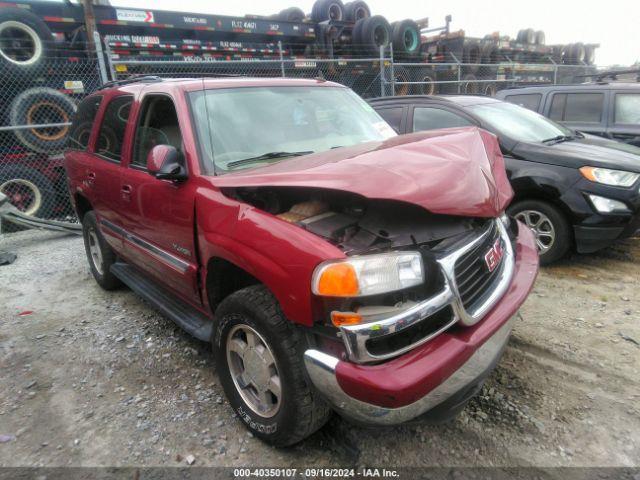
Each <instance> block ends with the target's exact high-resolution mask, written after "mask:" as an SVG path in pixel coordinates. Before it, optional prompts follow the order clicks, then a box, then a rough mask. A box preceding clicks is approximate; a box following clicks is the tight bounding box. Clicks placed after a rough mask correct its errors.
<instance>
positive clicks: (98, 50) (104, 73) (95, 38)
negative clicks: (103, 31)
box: [93, 32, 109, 85]
mask: <svg viewBox="0 0 640 480" xmlns="http://www.w3.org/2000/svg"><path fill="white" fill-rule="evenodd" d="M93 41H94V42H95V44H96V57H98V67H99V68H100V80H101V81H102V84H103V85H104V84H105V83H107V82H108V81H109V78H108V77H107V67H106V66H105V64H104V52H103V51H102V40H101V39H100V34H99V33H98V32H93Z"/></svg>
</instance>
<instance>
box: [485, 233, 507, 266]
mask: <svg viewBox="0 0 640 480" xmlns="http://www.w3.org/2000/svg"><path fill="white" fill-rule="evenodd" d="M502 255H504V250H503V249H502V242H501V241H500V239H497V240H496V241H495V243H494V244H493V246H492V247H491V248H490V249H489V251H488V252H487V253H485V254H484V263H485V264H486V265H487V268H488V269H489V272H493V271H494V270H495V269H496V267H497V266H498V265H500V260H502Z"/></svg>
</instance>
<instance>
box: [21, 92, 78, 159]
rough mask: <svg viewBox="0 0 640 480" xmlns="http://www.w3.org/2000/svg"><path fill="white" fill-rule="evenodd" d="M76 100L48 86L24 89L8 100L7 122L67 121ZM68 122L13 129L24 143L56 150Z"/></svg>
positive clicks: (41, 149)
mask: <svg viewBox="0 0 640 480" xmlns="http://www.w3.org/2000/svg"><path fill="white" fill-rule="evenodd" d="M75 111H76V104H75V103H74V102H73V100H71V98H69V97H67V96H66V95H64V94H62V93H60V92H58V91H57V90H54V89H52V88H46V87H38V88H31V89H29V90H25V91H24V92H22V93H21V94H20V95H18V96H17V97H16V98H15V100H14V101H13V103H12V104H11V110H10V112H9V121H10V122H11V125H38V124H56V123H68V122H71V119H72V117H73V114H74V113H75ZM68 132H69V127H68V126H57V127H47V128H37V129H36V128H32V129H28V130H16V132H15V134H16V137H18V140H19V141H20V143H21V144H22V145H24V146H25V147H27V148H29V149H31V150H33V151H35V152H40V153H49V154H52V153H59V152H60V151H62V149H63V148H64V146H65V142H66V139H67V133H68Z"/></svg>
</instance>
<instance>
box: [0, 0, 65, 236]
mask: <svg viewBox="0 0 640 480" xmlns="http://www.w3.org/2000/svg"><path fill="white" fill-rule="evenodd" d="M58 53H60V54H61V53H62V52H58V49H57V47H56V46H55V43H54V41H53V35H52V33H51V30H50V29H49V27H48V26H47V25H46V23H45V22H44V21H43V20H42V19H41V18H39V17H38V16H36V15H34V14H33V13H31V12H30V11H28V10H25V9H23V8H13V7H3V8H2V9H0V82H1V83H0V125H3V126H4V125H9V126H19V127H31V126H33V128H17V129H13V130H12V131H11V132H12V133H5V134H3V135H2V138H1V139H0V191H1V192H2V193H4V194H5V195H7V196H8V197H9V199H10V200H9V201H10V202H11V203H12V204H13V205H14V206H16V207H17V208H18V209H19V210H22V211H23V212H24V213H25V214H27V215H32V216H37V217H45V218H46V217H51V216H52V215H53V214H54V206H55V205H56V202H57V192H58V191H59V192H60V193H62V191H61V190H60V189H59V188H60V186H59V185H58V183H57V182H58V180H59V175H58V174H57V173H52V172H53V170H54V169H56V168H59V166H58V163H59V160H56V161H55V162H57V163H55V165H56V166H55V167H54V166H52V165H53V164H54V162H52V161H51V160H50V157H51V156H53V155H58V154H59V153H60V152H62V150H63V149H64V146H65V143H66V137H67V133H68V131H69V127H68V126H66V125H64V124H66V123H69V122H71V120H72V117H73V115H74V113H75V110H76V104H75V102H74V100H73V99H71V98H70V97H68V96H67V95H65V94H63V93H61V92H59V91H58V90H55V89H53V88H49V87H48V86H46V83H44V80H46V79H48V78H49V73H50V72H51V71H56V70H55V68H54V66H52V64H51V62H50V59H51V58H52V57H54V56H57V55H58ZM45 74H46V75H45ZM52 86H53V85H52ZM56 86H57V85H56ZM38 125H52V126H50V127H46V128H39V127H38V128H35V127H36V126H38ZM5 154H9V155H7V156H5ZM56 212H57V210H56ZM3 228H6V225H3Z"/></svg>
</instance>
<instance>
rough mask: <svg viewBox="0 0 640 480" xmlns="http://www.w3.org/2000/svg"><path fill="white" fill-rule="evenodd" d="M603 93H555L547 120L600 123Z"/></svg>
mask: <svg viewBox="0 0 640 480" xmlns="http://www.w3.org/2000/svg"><path fill="white" fill-rule="evenodd" d="M603 102H604V94H603V93H556V94H554V95H553V98H552V100H551V110H550V111H549V118H551V120H556V121H558V122H579V123H600V122H601V121H602V108H603Z"/></svg>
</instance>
